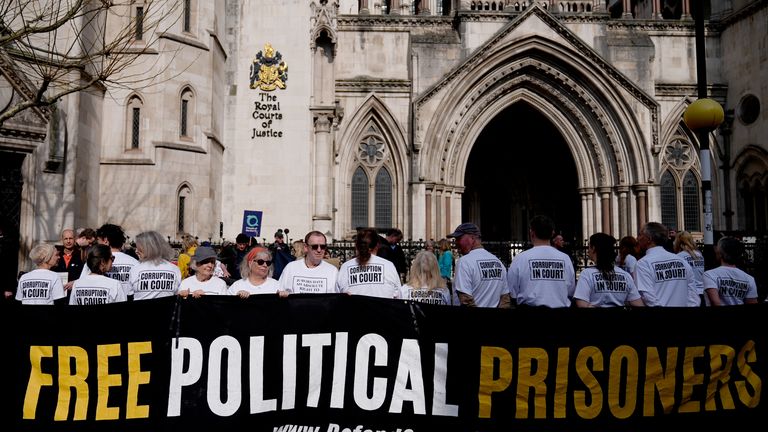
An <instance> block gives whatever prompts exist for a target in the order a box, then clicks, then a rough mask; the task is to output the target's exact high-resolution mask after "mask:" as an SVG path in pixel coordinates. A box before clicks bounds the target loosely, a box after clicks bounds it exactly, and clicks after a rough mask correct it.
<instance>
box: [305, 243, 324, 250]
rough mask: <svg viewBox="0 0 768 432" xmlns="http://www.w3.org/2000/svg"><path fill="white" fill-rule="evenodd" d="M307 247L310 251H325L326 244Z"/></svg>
mask: <svg viewBox="0 0 768 432" xmlns="http://www.w3.org/2000/svg"><path fill="white" fill-rule="evenodd" d="M309 247H310V248H312V250H318V249H320V250H326V249H328V245H327V244H313V245H309Z"/></svg>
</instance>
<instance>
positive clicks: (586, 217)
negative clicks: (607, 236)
mask: <svg viewBox="0 0 768 432" xmlns="http://www.w3.org/2000/svg"><path fill="white" fill-rule="evenodd" d="M579 192H580V193H581V233H582V235H583V236H584V237H585V238H586V237H589V236H590V235H591V233H592V232H593V231H594V226H593V224H592V219H593V216H592V215H593V212H592V207H591V204H592V190H591V189H581V190H579Z"/></svg>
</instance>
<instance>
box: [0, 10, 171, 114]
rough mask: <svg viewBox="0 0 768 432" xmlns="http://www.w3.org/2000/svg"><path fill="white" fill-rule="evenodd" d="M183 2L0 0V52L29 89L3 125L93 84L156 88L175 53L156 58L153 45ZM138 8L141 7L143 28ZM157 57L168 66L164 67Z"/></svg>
mask: <svg viewBox="0 0 768 432" xmlns="http://www.w3.org/2000/svg"><path fill="white" fill-rule="evenodd" d="M180 4H181V2H178V1H175V0H144V1H143V2H135V1H133V0H114V1H108V0H0V14H1V15H0V51H1V52H0V54H2V55H5V56H7V58H9V59H11V60H12V61H13V64H14V68H15V69H16V73H17V74H21V75H22V76H23V78H24V80H25V82H26V83H27V87H28V88H27V89H26V91H21V92H19V94H21V95H25V97H22V98H20V99H18V100H16V101H14V102H13V103H12V104H11V105H10V106H9V107H8V108H7V109H6V110H5V111H3V112H2V113H0V125H2V124H3V122H4V121H5V120H8V119H9V118H11V117H13V116H15V115H17V114H19V113H20V112H22V111H24V110H26V109H29V108H33V107H45V106H48V105H52V104H55V103H56V102H57V101H58V100H60V99H61V98H62V97H64V96H66V95H69V94H72V93H75V92H79V91H83V90H86V89H88V88H90V87H92V86H98V85H100V86H103V88H106V89H107V90H109V89H110V88H115V89H118V88H132V89H138V88H142V87H145V86H150V85H153V84H155V83H156V82H157V81H158V79H159V78H160V77H162V76H163V75H164V73H165V71H166V70H167V69H168V67H169V65H170V62H171V61H173V59H175V58H176V52H172V53H171V55H170V56H169V55H167V53H161V52H159V51H158V49H157V46H158V45H159V44H158V43H157V41H158V39H159V37H160V36H161V35H162V34H163V33H165V32H166V31H168V30H169V29H170V28H172V26H174V25H175V24H176V23H177V22H178V20H179V19H180V12H181V11H180V6H179V5H180ZM137 6H140V7H142V8H143V19H141V22H140V23H137V15H136V7H137ZM139 24H140V25H141V28H142V32H141V33H142V35H141V37H140V38H138V37H137V26H138V25H139ZM161 54H162V55H161ZM161 58H162V59H163V60H162V61H165V60H168V59H169V58H170V61H168V62H167V63H165V64H161V63H160V61H161ZM145 62H146V63H148V64H144V63H145ZM139 66H141V67H139Z"/></svg>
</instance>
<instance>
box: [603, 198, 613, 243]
mask: <svg viewBox="0 0 768 432" xmlns="http://www.w3.org/2000/svg"><path fill="white" fill-rule="evenodd" d="M600 210H601V221H600V225H602V231H603V232H604V233H606V234H613V220H612V218H611V188H609V187H601V188H600Z"/></svg>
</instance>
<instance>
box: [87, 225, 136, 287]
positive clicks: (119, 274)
mask: <svg viewBox="0 0 768 432" xmlns="http://www.w3.org/2000/svg"><path fill="white" fill-rule="evenodd" d="M96 239H97V240H96V241H97V242H98V243H99V244H102V245H107V246H109V248H110V249H111V250H112V257H113V260H112V265H111V268H110V269H109V270H107V272H106V273H104V276H106V277H109V278H112V279H115V280H117V281H119V282H120V285H121V286H122V287H123V292H125V296H126V298H127V299H128V300H133V286H132V285H131V282H130V276H131V269H132V268H133V266H135V265H136V264H138V263H139V261H138V260H137V259H136V258H134V257H132V256H130V255H128V254H126V253H124V252H123V246H124V245H125V232H123V228H122V227H121V226H119V225H114V224H104V225H102V226H101V227H99V229H98V230H96ZM90 273H91V269H90V268H89V267H88V266H87V265H85V266H83V273H82V274H81V275H80V277H84V276H86V275H89V274H90Z"/></svg>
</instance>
